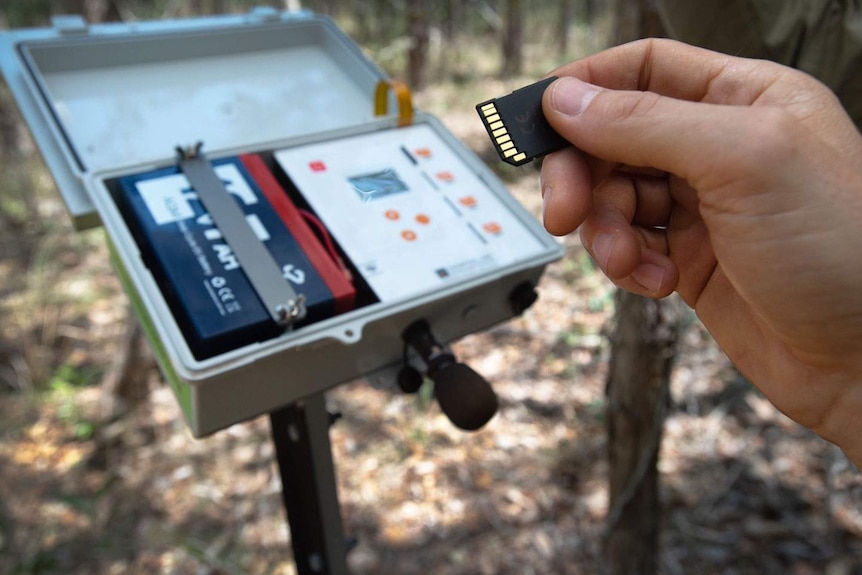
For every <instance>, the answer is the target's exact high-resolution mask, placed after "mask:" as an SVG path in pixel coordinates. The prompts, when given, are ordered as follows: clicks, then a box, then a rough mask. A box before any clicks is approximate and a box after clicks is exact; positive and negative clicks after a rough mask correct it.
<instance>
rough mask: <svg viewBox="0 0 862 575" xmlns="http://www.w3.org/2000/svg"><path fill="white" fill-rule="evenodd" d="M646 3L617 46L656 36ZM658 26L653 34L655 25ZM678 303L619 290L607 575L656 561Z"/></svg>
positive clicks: (631, 10)
mask: <svg viewBox="0 0 862 575" xmlns="http://www.w3.org/2000/svg"><path fill="white" fill-rule="evenodd" d="M651 4H652V3H651V1H650V0H617V6H616V8H617V11H616V21H617V29H616V38H617V41H618V42H628V41H630V40H635V39H638V38H643V37H647V36H657V35H661V29H660V22H659V21H658V19H657V16H656V11H655V9H654V7H653V6H652V5H651ZM657 24H658V28H657V27H656V25H657ZM677 301H678V300H674V299H665V300H651V299H647V298H643V297H640V296H636V295H633V294H630V293H628V292H624V291H622V290H619V291H618V292H617V294H616V303H617V305H616V312H615V321H616V329H615V331H614V335H613V337H612V338H611V359H610V369H609V372H608V381H607V390H606V393H607V400H608V407H607V411H608V415H607V427H608V458H609V463H610V471H609V474H610V477H609V482H610V510H609V512H608V518H607V525H606V528H605V558H606V561H607V567H608V569H607V570H608V573H609V574H610V575H622V574H624V573H625V574H629V573H638V574H640V575H652V574H654V573H656V572H657V570H658V557H659V548H658V541H659V529H660V526H659V519H660V516H661V505H660V502H659V476H658V469H657V468H656V464H657V462H658V453H659V448H660V446H661V436H662V429H663V426H664V419H665V413H666V411H667V403H668V398H669V388H670V375H671V368H672V366H673V360H674V357H675V356H676V343H677V333H678V331H679V320H680V316H681V308H680V306H681V304H679V303H676V302H677Z"/></svg>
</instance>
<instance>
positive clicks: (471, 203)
mask: <svg viewBox="0 0 862 575" xmlns="http://www.w3.org/2000/svg"><path fill="white" fill-rule="evenodd" d="M458 202H459V203H460V204H461V205H462V206H464V207H466V208H475V207H476V198H474V197H473V196H463V197H461V198H458Z"/></svg>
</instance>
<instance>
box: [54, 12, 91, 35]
mask: <svg viewBox="0 0 862 575" xmlns="http://www.w3.org/2000/svg"><path fill="white" fill-rule="evenodd" d="M51 27H52V28H54V30H56V31H57V33H58V34H60V35H61V36H80V35H83V34H87V33H89V31H90V27H89V25H88V24H87V21H86V20H84V17H83V16H81V15H80V14H61V15H58V16H52V17H51Z"/></svg>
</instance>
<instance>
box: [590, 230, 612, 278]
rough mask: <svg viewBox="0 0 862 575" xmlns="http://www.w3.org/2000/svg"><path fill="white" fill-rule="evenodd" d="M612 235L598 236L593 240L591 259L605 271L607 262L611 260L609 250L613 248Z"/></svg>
mask: <svg viewBox="0 0 862 575" xmlns="http://www.w3.org/2000/svg"><path fill="white" fill-rule="evenodd" d="M614 241H616V240H615V239H614V236H613V234H599V235H597V236H596V237H595V239H594V240H593V245H592V246H591V247H592V252H593V257H594V258H596V261H597V262H599V267H601V268H602V269H603V270H605V271H607V269H608V261H609V260H610V259H611V249H613V247H614Z"/></svg>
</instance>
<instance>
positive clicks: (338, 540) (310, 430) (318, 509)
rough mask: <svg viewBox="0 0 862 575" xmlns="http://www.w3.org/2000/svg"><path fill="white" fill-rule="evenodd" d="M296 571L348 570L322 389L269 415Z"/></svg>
mask: <svg viewBox="0 0 862 575" xmlns="http://www.w3.org/2000/svg"><path fill="white" fill-rule="evenodd" d="M269 420H270V425H271V428H272V440H273V443H274V444H275V454H276V459H277V460H278V469H279V472H280V473H281V486H282V491H281V493H282V499H283V501H284V508H285V510H286V511H287V521H288V525H289V526H290V537H291V542H292V545H293V556H294V560H295V561H296V569H297V573H298V575H312V574H314V575H318V574H324V575H347V573H348V571H347V548H346V545H345V539H344V529H343V527H342V524H341V512H340V510H339V505H338V490H337V486H336V483H335V467H334V465H333V462H332V447H331V445H330V443H329V424H330V419H329V414H328V413H327V411H326V398H325V396H324V394H322V393H320V394H318V395H315V396H312V397H310V398H307V399H304V400H302V401H300V402H297V403H295V404H293V405H290V406H287V407H284V408H282V409H280V410H278V411H275V412H273V413H271V414H270V416H269Z"/></svg>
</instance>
